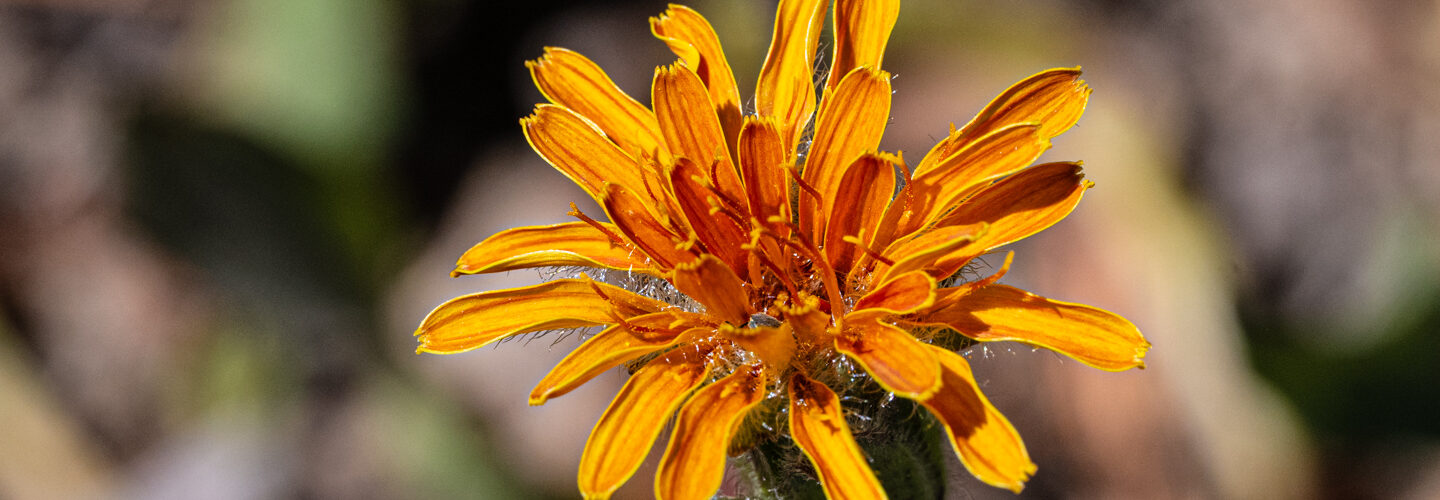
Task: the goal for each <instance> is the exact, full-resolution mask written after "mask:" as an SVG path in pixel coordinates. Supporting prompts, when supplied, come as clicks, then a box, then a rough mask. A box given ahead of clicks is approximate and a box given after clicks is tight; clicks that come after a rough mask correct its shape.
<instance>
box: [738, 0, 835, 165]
mask: <svg viewBox="0 0 1440 500" xmlns="http://www.w3.org/2000/svg"><path fill="white" fill-rule="evenodd" d="M829 4H830V2H829V0H780V6H779V9H778V10H777V11H776V12H775V35H774V37H773V38H771V40H770V52H769V53H767V54H766V55H765V65H764V66H762V67H761V68H760V80H759V82H758V83H756V85H755V111H756V112H757V113H759V114H760V116H768V117H774V118H776V119H778V120H779V125H780V136H781V138H782V139H783V140H784V141H785V150H786V151H790V152H792V154H793V152H794V151H795V145H796V144H797V143H798V142H799V141H800V135H801V134H803V133H804V132H805V124H806V123H807V122H809V121H810V115H811V113H814V112H815V82H814V80H813V79H812V78H813V75H814V71H815V50H816V49H817V48H818V47H819V41H820V31H821V30H822V28H824V25H825V9H826V7H828V6H829Z"/></svg>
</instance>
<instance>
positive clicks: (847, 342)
mask: <svg viewBox="0 0 1440 500" xmlns="http://www.w3.org/2000/svg"><path fill="white" fill-rule="evenodd" d="M846 326H847V327H850V328H854V330H853V331H850V332H847V333H844V334H841V335H836V336H835V350H837V351H840V352H841V353H844V354H845V355H846V356H850V359H854V360H855V361H857V362H859V363H860V366H863V367H865V371H866V372H869V373H870V376H871V377H874V378H875V381H877V382H880V385H881V386H883V387H885V389H886V390H888V391H890V392H893V393H895V394H896V395H899V396H904V397H907V398H911V399H915V398H923V397H925V396H928V395H930V394H931V393H933V392H935V389H936V388H938V387H939V386H940V365H938V364H936V361H935V355H934V354H932V353H931V352H930V350H929V349H928V348H927V346H926V344H925V343H923V342H920V341H919V340H915V337H914V336H912V335H910V333H909V332H907V331H905V330H901V329H899V328H896V327H895V326H893V325H887V324H884V323H881V322H879V321H873V320H872V321H865V322H861V323H859V324H852V323H849V322H846Z"/></svg>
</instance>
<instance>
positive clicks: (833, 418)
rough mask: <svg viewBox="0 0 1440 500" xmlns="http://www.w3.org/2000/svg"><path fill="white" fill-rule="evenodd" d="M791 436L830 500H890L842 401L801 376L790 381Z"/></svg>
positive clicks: (798, 375)
mask: <svg viewBox="0 0 1440 500" xmlns="http://www.w3.org/2000/svg"><path fill="white" fill-rule="evenodd" d="M790 435H791V437H793V438H794V439H795V444H797V445H800V449H801V450H802V451H804V452H805V456H806V457H807V458H809V459H810V463H811V464H812V465H814V466H815V472H816V473H817V474H819V476H820V486H821V487H823V488H825V496H826V497H828V498H830V500H842V499H850V498H854V499H875V498H888V497H887V496H886V495H885V490H884V489H882V488H881V487H880V481H879V480H877V479H876V478H875V472H874V471H872V470H870V465H869V464H868V463H866V462H865V454H864V453H862V452H861V451H860V445H858V444H855V437H854V436H852V435H851V434H850V425H849V424H846V423H845V414H844V413H843V412H842V411H841V410H840V399H839V398H837V397H835V392H834V391H831V390H830V388H829V387H826V386H825V384H822V383H820V382H816V381H814V380H811V379H810V378H809V377H806V376H805V375H804V374H801V373H796V374H795V375H794V376H792V377H790Z"/></svg>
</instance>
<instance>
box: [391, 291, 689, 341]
mask: <svg viewBox="0 0 1440 500" xmlns="http://www.w3.org/2000/svg"><path fill="white" fill-rule="evenodd" d="M666 307H668V304H665V303H664V302H660V301H658V300H655V299H651V298H649V297H643V296H640V295H637V294H635V293H633V292H630V291H627V290H624V289H621V288H617V287H614V286H610V285H606V284H603V283H597V282H594V281H591V280H589V279H585V278H580V279H563V280H555V281H551V282H548V283H541V284H539V285H534V286H527V287H523V288H511V289H507V290H495V291H491V292H481V293H476V294H471V295H465V296H461V297H456V298H454V299H450V300H449V301H447V302H445V303H444V304H440V306H439V307H436V308H435V310H434V311H430V315H428V316H426V317H425V320H424V321H422V322H421V323H420V328H418V329H416V330H415V335H416V336H417V337H419V340H420V347H419V348H418V349H417V350H419V351H421V352H432V353H437V354H449V353H456V352H464V351H468V350H471V349H475V348H477V347H483V346H485V345H488V344H490V343H491V342H495V341H497V340H500V339H504V338H506V337H509V336H512V335H517V334H521V333H527V332H535V331H541V330H554V329H557V328H576V327H584V326H595V325H603V324H608V323H614V322H615V320H614V318H615V317H617V316H618V317H621V318H626V317H631V316H638V315H641V314H645V313H651V312H655V311H659V310H661V309H664V308H666Z"/></svg>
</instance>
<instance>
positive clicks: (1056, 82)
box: [915, 68, 1090, 172]
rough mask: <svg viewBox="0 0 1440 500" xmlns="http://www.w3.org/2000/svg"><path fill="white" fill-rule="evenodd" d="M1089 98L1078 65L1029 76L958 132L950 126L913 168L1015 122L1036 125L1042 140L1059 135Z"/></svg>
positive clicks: (1068, 126) (918, 169) (939, 157)
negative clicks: (947, 133)
mask: <svg viewBox="0 0 1440 500" xmlns="http://www.w3.org/2000/svg"><path fill="white" fill-rule="evenodd" d="M1089 98H1090V87H1089V86H1087V85H1085V81H1084V80H1081V79H1080V68H1056V69H1051V70H1046V71H1042V72H1040V73H1036V74H1034V75H1031V76H1030V77H1029V78H1026V79H1024V80H1021V81H1020V82H1019V83H1016V84H1015V85H1011V86H1010V88H1009V89H1006V90H1005V92H1003V93H1001V94H1000V96H999V97H996V98H995V100H993V101H990V104H989V105H987V106H985V109H984V110H981V111H980V114H978V115H976V116H975V118H974V119H972V120H970V123H967V124H965V126H964V127H963V128H961V129H960V130H959V131H955V130H953V128H954V127H953V126H952V127H951V128H952V130H951V133H950V135H949V136H948V137H946V138H945V139H944V140H941V141H940V143H939V144H936V145H935V147H934V148H931V149H930V152H929V153H927V154H926V155H925V159H923V160H921V161H920V166H919V167H916V168H915V171H916V172H919V171H922V170H927V169H928V168H929V166H930V164H931V163H935V162H939V161H943V160H944V159H946V158H949V157H950V155H953V154H955V152H956V151H959V150H960V148H962V147H964V146H965V145H966V144H967V143H969V142H970V141H972V140H974V139H975V138H978V137H981V136H984V135H985V134H989V133H990V132H992V131H995V130H999V129H1000V128H1002V127H1006V126H1009V125H1013V124H1016V123H1038V124H1040V136H1041V137H1044V138H1046V139H1049V138H1051V137H1055V136H1057V135H1060V133H1061V132H1064V131H1066V130H1069V129H1070V127H1072V126H1074V125H1075V122H1077V121H1079V120H1080V115H1081V114H1082V113H1084V111H1085V102H1086V101H1087V100H1088V99H1089Z"/></svg>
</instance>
